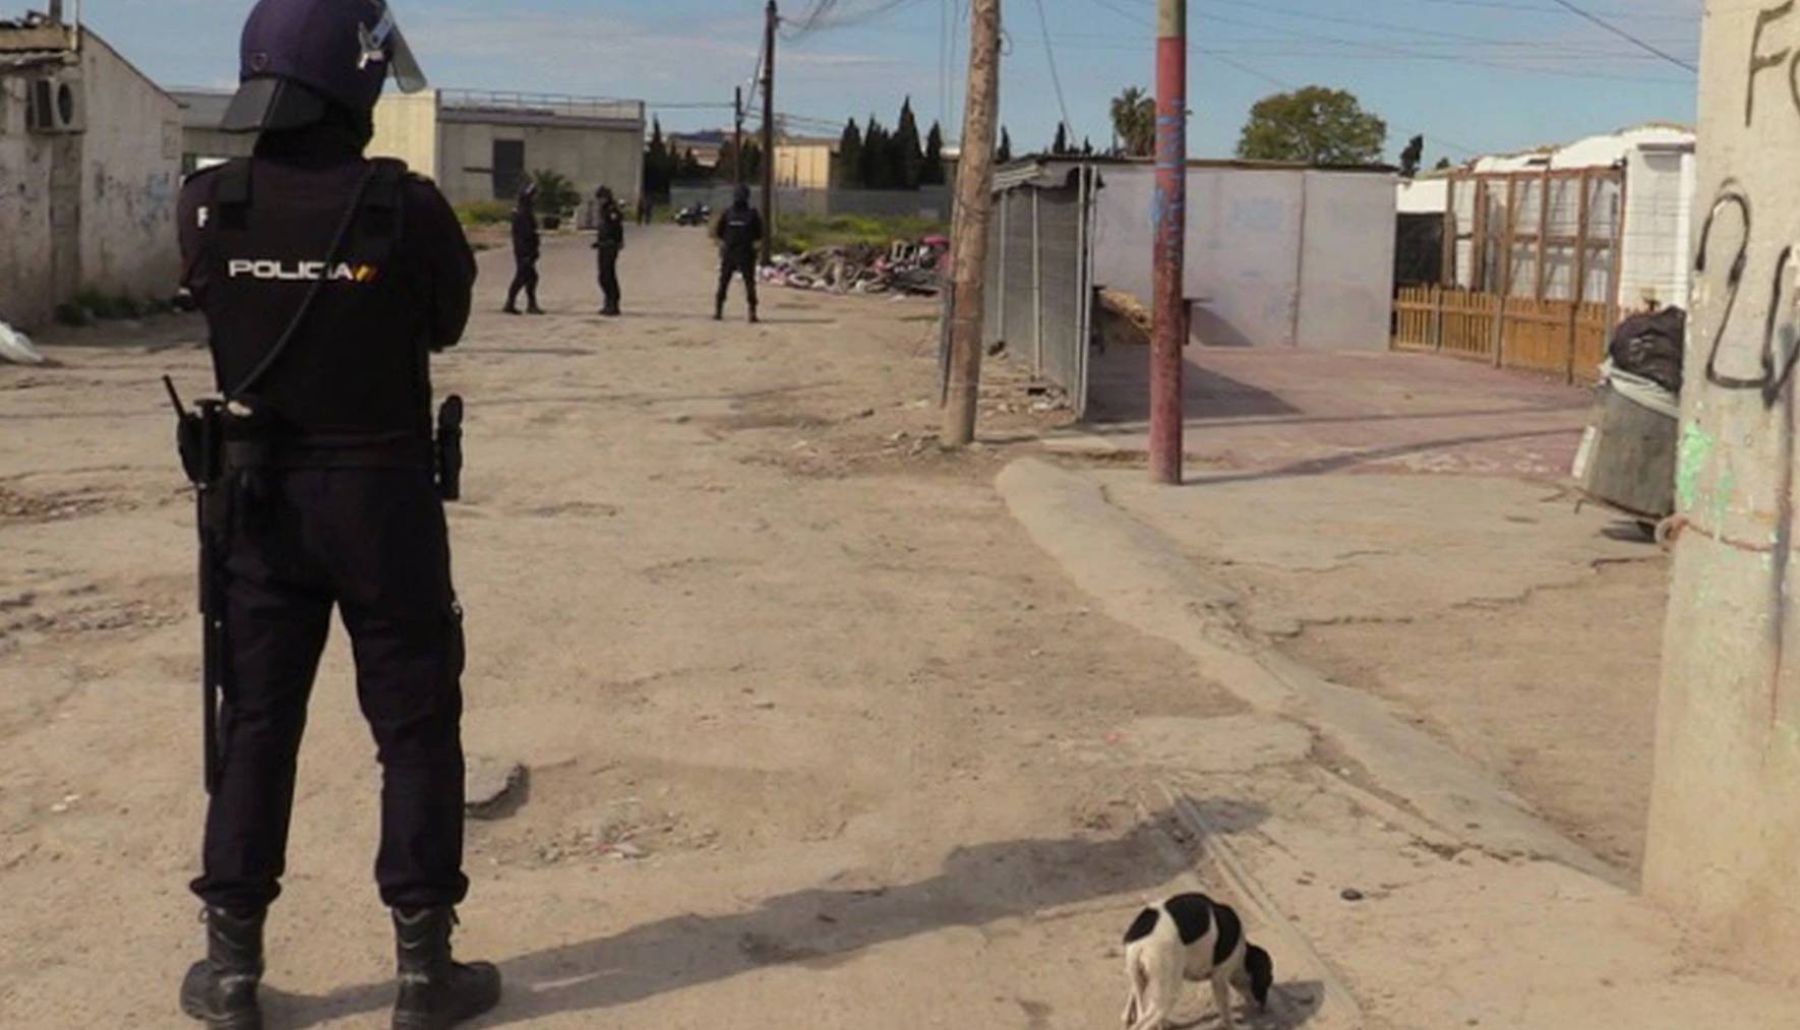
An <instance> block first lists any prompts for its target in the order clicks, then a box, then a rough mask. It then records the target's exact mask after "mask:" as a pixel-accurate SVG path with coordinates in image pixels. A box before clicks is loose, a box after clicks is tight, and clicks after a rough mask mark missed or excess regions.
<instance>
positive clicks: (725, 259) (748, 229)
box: [713, 186, 763, 322]
mask: <svg viewBox="0 0 1800 1030" xmlns="http://www.w3.org/2000/svg"><path fill="white" fill-rule="evenodd" d="M713 235H714V236H716V237H718V240H719V295H718V299H717V300H716V301H715V302H714V304H713V319H714V321H717V320H720V319H723V318H724V317H725V297H726V295H727V294H729V293H730V292H731V277H732V276H734V275H741V276H743V277H744V296H745V297H747V298H748V299H749V301H750V321H752V322H754V321H756V248H757V245H758V244H760V243H762V238H763V220H762V214H761V213H760V212H758V211H757V210H756V209H755V208H753V207H751V206H750V187H748V186H739V187H738V188H737V190H736V191H735V192H734V193H733V194H732V197H731V206H730V207H729V208H727V209H726V210H725V213H724V214H721V215H720V216H719V221H718V224H716V225H714V226H713Z"/></svg>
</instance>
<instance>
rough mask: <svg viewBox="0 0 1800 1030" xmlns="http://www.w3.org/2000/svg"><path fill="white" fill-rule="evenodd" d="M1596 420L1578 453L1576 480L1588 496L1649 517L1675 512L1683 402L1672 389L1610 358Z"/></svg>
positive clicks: (1658, 518) (1641, 517)
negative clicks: (1624, 369)
mask: <svg viewBox="0 0 1800 1030" xmlns="http://www.w3.org/2000/svg"><path fill="white" fill-rule="evenodd" d="M1601 371H1602V373H1603V378H1602V380H1601V384H1600V387H1599V390H1598V397H1597V400H1596V403H1595V405H1594V417H1593V423H1592V424H1591V425H1590V426H1589V427H1588V430H1587V433H1586V434H1585V435H1584V436H1583V437H1582V441H1581V449H1580V450H1579V451H1578V452H1577V454H1576V456H1575V469H1574V473H1575V480H1576V482H1578V483H1580V484H1581V489H1582V492H1583V493H1585V494H1587V496H1588V497H1590V498H1592V499H1593V500H1595V501H1598V502H1600V503H1602V504H1605V505H1608V506H1609V507H1613V508H1617V509H1618V510H1619V511H1622V512H1624V513H1626V514H1628V515H1631V516H1633V517H1635V518H1637V519H1639V520H1642V521H1647V522H1660V521H1661V520H1663V519H1665V518H1667V517H1669V516H1670V515H1673V514H1674V513H1675V462H1676V452H1677V450H1678V449H1679V447H1680V430H1681V402H1680V400H1679V399H1678V398H1677V397H1676V396H1675V394H1673V393H1671V392H1670V391H1669V390H1667V389H1665V388H1663V387H1662V386H1660V385H1658V384H1657V383H1655V382H1652V381H1651V380H1649V379H1645V378H1643V377H1642V376H1635V375H1632V374H1630V373H1628V372H1621V371H1619V370H1618V369H1616V368H1613V367H1612V366H1611V364H1610V363H1608V364H1607V365H1605V366H1603V367H1602V369H1601Z"/></svg>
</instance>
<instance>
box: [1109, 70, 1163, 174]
mask: <svg viewBox="0 0 1800 1030" xmlns="http://www.w3.org/2000/svg"><path fill="white" fill-rule="evenodd" d="M1112 124H1113V135H1115V136H1117V137H1118V138H1119V147H1120V148H1121V149H1122V150H1124V152H1125V156H1127V157H1149V156H1151V155H1152V154H1154V153H1155V152H1156V98H1155V97H1152V96H1150V95H1149V94H1148V93H1145V92H1144V91H1143V90H1142V89H1140V88H1138V87H1137V86H1132V87H1131V88H1130V89H1127V90H1126V91H1125V92H1123V93H1120V94H1119V95H1118V96H1116V97H1114V98H1113V102H1112Z"/></svg>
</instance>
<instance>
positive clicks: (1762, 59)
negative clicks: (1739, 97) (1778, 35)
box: [1744, 0, 1800, 126]
mask: <svg viewBox="0 0 1800 1030" xmlns="http://www.w3.org/2000/svg"><path fill="white" fill-rule="evenodd" d="M1794 2H1795V0H1787V2H1786V3H1783V4H1781V5H1779V6H1776V7H1770V8H1767V9H1765V10H1761V11H1758V12H1756V33H1755V34H1754V35H1752V36H1751V37H1750V73H1749V76H1748V82H1747V84H1746V88H1745V90H1744V125H1745V126H1748V125H1749V124H1750V122H1751V120H1752V119H1754V118H1755V117H1756V77H1757V76H1758V75H1760V74H1762V73H1763V72H1765V71H1768V70H1769V69H1770V68H1774V67H1776V66H1778V65H1780V64H1781V63H1782V62H1783V61H1786V60H1787V59H1788V56H1789V55H1790V54H1792V53H1793V52H1794V50H1793V47H1784V48H1783V49H1782V50H1781V51H1779V52H1778V53H1773V54H1764V53H1762V52H1761V51H1762V38H1763V30H1764V29H1766V28H1768V27H1769V26H1770V25H1773V24H1775V23H1776V22H1778V21H1780V20H1781V19H1783V18H1785V17H1787V16H1788V15H1790V14H1793V13H1794ZM1797 69H1800V60H1796V62H1795V63H1794V64H1793V65H1790V66H1789V68H1788V92H1789V93H1791V94H1793V96H1794V105H1795V107H1797V108H1800V83H1797V82H1796V81H1795V73H1796V70H1797Z"/></svg>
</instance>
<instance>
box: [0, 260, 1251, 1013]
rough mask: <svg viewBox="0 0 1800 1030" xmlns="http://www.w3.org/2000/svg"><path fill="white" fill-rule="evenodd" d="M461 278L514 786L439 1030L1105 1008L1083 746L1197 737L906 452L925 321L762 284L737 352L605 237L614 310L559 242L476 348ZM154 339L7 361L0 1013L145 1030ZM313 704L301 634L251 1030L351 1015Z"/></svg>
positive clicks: (1149, 646)
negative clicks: (476, 959) (52, 364)
mask: <svg viewBox="0 0 1800 1030" xmlns="http://www.w3.org/2000/svg"><path fill="white" fill-rule="evenodd" d="M507 264H508V262H507V258H506V255H505V254H504V253H499V252H495V253H489V254H486V255H484V257H483V270H484V278H483V281H482V283H481V292H482V304H481V308H482V310H483V313H482V314H481V315H479V316H478V317H477V319H476V321H475V324H474V326H473V329H472V331H471V333H470V337H469V339H468V340H467V341H466V343H465V344H464V346H463V347H462V348H461V349H460V350H458V351H457V352H455V353H453V354H452V355H450V356H448V357H447V358H446V359H444V360H443V361H442V362H441V363H440V366H439V384H440V388H441V389H442V390H444V391H446V392H447V391H457V392H461V393H463V394H464V395H465V396H466V397H467V398H468V400H469V405H470V409H469V410H470V418H469V426H468V440H467V449H468V461H469V466H468V470H467V473H466V477H465V490H466V497H467V499H466V501H465V502H464V503H462V504H460V505H456V506H454V508H453V510H452V516H451V517H452V526H453V533H454V539H455V548H456V575H457V581H458V587H459V589H460V592H461V594H462V597H463V602H464V605H465V607H466V609H467V611H468V628H469V634H470V641H469V646H470V664H469V672H468V676H467V679H466V684H465V686H466V691H467V697H468V701H467V708H468V716H467V722H466V739H467V744H468V747H469V750H470V751H471V753H472V754H477V755H486V756H494V757H499V758H503V759H509V760H517V761H521V762H523V763H525V764H526V765H527V766H529V767H530V770H531V779H530V784H529V796H528V798H527V799H526V800H525V801H524V803H523V804H521V805H518V806H517V807H516V810H514V811H513V812H511V813H510V814H509V815H507V816H506V817H505V818H503V819H500V820H497V821H493V822H484V823H476V824H472V826H471V831H470V835H469V863H470V872H471V874H472V875H473V877H474V878H475V888H474V892H473V894H472V896H471V897H470V899H469V902H468V903H467V905H466V906H465V907H464V908H463V913H462V914H463V919H464V928H463V931H462V934H461V936H460V937H459V947H460V950H461V951H462V953H464V954H468V955H480V956H491V957H493V958H495V959H497V960H499V961H501V962H502V964H503V967H504V969H505V972H506V975H507V977H508V990H509V994H508V999H507V1001H506V1003H505V1005H504V1007H503V1008H502V1010H501V1011H500V1012H499V1013H498V1014H497V1016H496V1017H495V1018H493V1019H492V1020H490V1021H488V1022H487V1023H486V1024H485V1025H493V1026H502V1025H525V1024H529V1025H533V1026H571V1027H575V1026H581V1027H591V1026H602V1025H604V1026H720V1027H723V1026H730V1027H733V1028H754V1027H771V1028H773V1027H781V1028H783V1030H791V1028H794V1027H802V1026H809V1027H833V1026H849V1025H858V1026H867V1027H894V1028H903V1027H904V1028H917V1027H929V1026H951V1025H956V1026H974V1025H996V1026H1028V1027H1050V1026H1071V1027H1073V1026H1097V1025H1107V1024H1110V1023H1111V1022H1112V1021H1114V1020H1116V1019H1117V1018H1118V1008H1119V1005H1120V1003H1121V1000H1122V999H1121V993H1120V991H1121V989H1120V976H1119V972H1118V968H1117V958H1116V955H1115V954H1114V953H1113V951H1112V948H1113V945H1114V944H1115V942H1116V939H1117V934H1118V933H1119V931H1120V930H1121V929H1122V927H1123V925H1124V923H1125V922H1126V921H1127V920H1128V919H1129V910H1130V909H1131V907H1132V906H1134V905H1135V904H1136V903H1137V902H1138V900H1139V899H1140V898H1141V897H1142V896H1144V895H1147V894H1152V893H1156V892H1158V891H1160V890H1161V889H1163V887H1164V885H1165V884H1167V883H1168V882H1170V880H1171V879H1172V877H1174V876H1175V875H1176V874H1177V873H1178V872H1179V871H1180V870H1181V868H1182V867H1183V865H1184V863H1182V862H1181V861H1180V855H1179V854H1175V855H1173V856H1171V853H1170V851H1169V850H1168V846H1167V845H1168V841H1167V838H1166V837H1165V835H1164V834H1163V833H1162V831H1161V830H1159V829H1157V828H1156V821H1155V820H1156V816H1157V815H1158V810H1157V805H1156V803H1155V801H1154V799H1151V800H1150V802H1149V804H1148V806H1147V807H1148V810H1149V812H1150V815H1151V820H1150V822H1148V823H1146V822H1144V821H1142V820H1141V819H1140V811H1139V808H1138V805H1139V804H1140V801H1141V800H1142V799H1143V794H1142V791H1141V787H1142V785H1143V783H1144V779H1143V776H1142V770H1141V768H1140V766H1139V765H1138V760H1137V759H1135V758H1133V757H1131V756H1130V755H1127V754H1122V753H1120V749H1118V748H1116V747H1109V745H1108V739H1109V734H1112V733H1113V730H1114V727H1116V726H1118V725H1120V724H1122V723H1125V722H1129V721H1130V720H1133V719H1139V718H1150V717H1176V718H1203V717H1208V716H1215V715H1227V714H1231V713H1233V712H1236V711H1239V710H1240V706H1239V705H1238V704H1237V703H1236V702H1235V701H1232V700H1230V699H1229V698H1228V697H1227V695H1225V694H1224V693H1223V692H1221V691H1219V690H1217V689H1215V688H1213V687H1212V686H1210V685H1209V684H1207V683H1206V682H1204V680H1203V679H1202V678H1201V677H1200V675H1199V674H1198V673H1197V671H1196V670H1195V668H1194V667H1193V665H1192V664H1191V663H1190V662H1188V661H1186V660H1185V659H1184V658H1183V657H1182V656H1180V655H1179V654H1177V653H1176V652H1175V649H1174V648H1172V647H1170V646H1168V645H1164V644H1157V643H1152V642H1149V641H1147V640H1146V639H1145V638H1143V637H1140V636H1138V635H1136V634H1133V633H1130V632H1122V631H1121V630H1120V628H1119V627H1117V626H1115V625H1112V624H1110V623H1108V622H1106V621H1105V620H1104V619H1103V618H1102V617H1100V616H1098V615H1096V614H1092V613H1091V612H1090V611H1089V608H1088V604H1089V602H1087V601H1086V600H1085V599H1084V598H1083V597H1081V596H1079V595H1078V594H1077V593H1076V592H1075V591H1074V589H1073V588H1072V587H1070V586H1068V585H1067V584H1066V583H1065V581H1064V580H1063V579H1062V577H1061V576H1060V574H1059V573H1058V572H1057V570H1056V569H1055V567H1054V566H1053V565H1052V564H1051V563H1050V562H1049V560H1048V559H1047V558H1046V557H1045V556H1044V555H1042V554H1041V553H1040V552H1039V551H1038V550H1037V549H1036V548H1034V547H1033V546H1032V545H1031V544H1030V543H1029V542H1028V541H1027V540H1026V539H1025V538H1024V537H1023V535H1022V534H1021V533H1020V532H1019V530H1018V529H1017V528H1016V527H1015V526H1014V525H1013V524H1012V523H1011V521H1010V520H1009V519H1008V518H1007V516H1006V514H1005V512H1004V509H1003V508H1002V506H1001V504H1000V502H999V501H998V499H997V498H996V497H995V496H994V494H993V491H992V489H991V486H990V482H991V479H992V476H993V474H994V472H995V471H996V470H997V468H998V467H999V458H998V456H996V455H995V454H994V453H993V452H991V451H990V452H985V453H976V454H973V455H970V456H968V457H965V458H960V459H947V458H945V457H943V456H941V455H939V454H938V453H937V451H936V449H935V448H933V447H926V446H924V445H923V444H922V443H920V442H919V441H920V440H921V438H922V436H923V435H924V434H926V433H928V432H929V431H930V430H931V429H932V428H933V427H934V425H935V420H936V411H935V407H934V406H933V405H931V404H930V403H929V401H928V398H931V397H932V396H933V394H934V388H935V386H934V383H933V381H932V373H931V362H930V360H929V358H928V355H929V354H930V353H931V349H932V348H933V347H934V346H935V343H934V319H935V311H934V308H933V307H931V306H930V305H928V304H924V303H920V302H891V301H886V300H858V299H824V298H816V297H813V296H810V295H804V294H793V293H779V292H772V293H771V296H770V297H769V298H768V299H767V303H766V306H765V310H764V314H765V316H766V322H765V324H764V325H762V326H759V327H750V326H747V325H744V324H742V322H741V321H729V322H726V323H724V324H715V323H714V322H712V321H711V320H710V318H709V317H708V316H709V315H710V297H709V294H710V290H711V285H712V279H711V268H710V266H709V255H708V253H707V251H706V247H705V244H704V243H703V242H702V241H701V237H700V236H699V235H698V234H697V233H683V232H680V231H678V230H673V229H667V230H654V231H651V232H647V233H642V232H641V233H638V234H635V235H634V237H633V239H632V242H631V245H630V248H629V249H628V250H627V253H626V257H625V263H624V272H623V274H624V276H625V290H626V295H625V306H626V311H627V317H625V318H623V319H620V320H616V321H609V320H603V319H600V318H597V317H594V316H593V315H592V314H590V312H591V311H592V310H593V309H594V308H596V307H597V306H598V300H597V296H596V291H595V289H594V287H593V285H592V269H591V264H590V256H589V252H588V251H587V250H586V249H585V248H584V247H583V244H582V241H578V240H571V239H564V240H559V241H555V242H553V243H552V244H551V246H550V247H549V250H548V254H547V259H546V267H545V272H546V276H545V284H544V298H545V303H546V305H547V306H548V307H549V308H550V309H551V311H552V312H553V313H552V314H551V315H550V316H548V317H544V318H539V319H510V318H506V317H504V316H502V315H499V314H497V313H490V312H493V311H494V309H497V308H498V306H499V299H500V291H501V290H502V289H503V288H504V286H505V281H504V279H505V271H506V270H507V269H506V268H505V267H504V266H506V265H507ZM733 317H734V319H741V307H734V311H733ZM198 333H199V329H198V326H197V325H196V324H195V323H193V322H191V321H173V322H163V323H159V324H157V325H154V326H151V327H149V328H146V329H142V330H138V329H130V330H125V329H118V328H113V329H101V330H89V331H84V332H82V333H80V334H75V335H64V336H61V337H58V336H56V335H54V334H52V335H51V336H50V339H49V340H48V341H47V345H48V350H49V352H50V353H51V354H52V355H53V356H54V357H55V358H56V359H57V360H58V361H60V362H61V363H62V367H60V368H54V369H30V370H27V369H19V368H8V367H3V366H0V430H3V432H4V436H5V439H6V442H7V446H6V448H5V451H4V453H3V455H0V541H3V542H4V543H3V546H0V683H3V684H4V689H0V891H3V892H4V896H5V898H6V899H7V900H6V903H5V905H4V906H3V907H0V908H3V911H4V915H0V925H3V926H4V929H3V930H0V935H3V937H4V939H5V940H6V942H7V946H6V948H5V949H4V952H3V953H0V1025H5V1026H30V1027H64V1026H67V1027H77V1026H80V1027H90V1026H107V1027H124V1026H131V1027H155V1026H180V1025H183V1021H182V1020H181V1018H180V1017H179V1015H178V1014H177V1013H176V1011H175V1006H174V996H175V985H176V981H177V979H178V977H179V975H180V973H181V971H182V969H183V968H184V967H185V964H186V962H187V961H189V959H190V958H191V957H192V955H193V953H194V949H195V946H196V945H197V943H198V941H199V929H198V927H197V926H196V924H195V921H194V913H195V910H196V903H195V902H194V901H193V899H192V898H191V897H190V896H189V895H188V894H187V893H186V892H185V888H184V884H185V881H186V880H187V878H188V877H190V876H191V875H192V874H193V873H194V872H195V863H196V851H197V841H198V836H197V835H198V830H199V821H200V816H201V812H202V797H201V793H200V790H199V786H198V784H199V771H198V743H197V732H198V726H197V723H198V711H197V708H198V704H197V701H198V689H197V687H196V685H195V683H196V680H195V677H196V675H197V668H198V661H197V642H198V625H197V619H196V616H195V615H194V614H193V611H192V598H191V588H192V572H191V564H192V557H191V553H190V547H191V529H190V525H189V508H188V502H187V499H186V495H185V492H184V490H183V484H181V483H180V482H179V477H178V474H177V471H176V467H175V465H174V460H173V457H172V455H171V453H170V448H169V446H168V438H169V429H170V427H169V419H168V416H167V413H166V411H165V409H164V407H163V404H164V402H163V400H162V398H161V394H160V392H159V388H158V387H157V386H156V377H157V376H158V375H160V374H161V373H163V372H164V371H172V372H173V373H175V375H176V377H177V379H178V380H179V381H180V382H181V383H182V385H183V386H184V388H185V389H186V390H187V391H188V392H190V393H198V392H199V391H201V390H202V389H203V387H204V384H205V382H206V379H207V375H206V372H205V364H204V361H203V356H202V353H201V352H199V351H198V350H195V349H194V348H193V347H192V344H193V342H194V341H195V340H196V339H197V337H198ZM97 344H106V346H96V345H97ZM999 429H1000V431H1002V432H1004V430H1005V426H1004V425H1003V424H1002V425H1000V427H999ZM350 676H351V670H350V666H349V663H348V660H347V651H346V648H345V646H344V640H343V637H342V634H341V633H340V634H337V635H336V636H335V637H334V640H333V642H332V645H331V650H330V652H329V654H328V656H327V660H326V662H325V665H324V668H323V671H322V673H321V675H320V678H319V683H318V688H317V690H316V693H315V697H314V702H313V707H312V712H313V718H312V725H311V728H310V732H309V735H308V739H307V742H306V746H305V748H304V752H303V756H302V770H301V789H300V797H299V801H298V804H297V811H296V814H295V831H294V840H293V847H292V852H291V855H290V873H289V876H288V878H287V893H286V895H285V896H284V897H283V899H282V900H281V902H279V903H278V905H277V908H276V910H275V913H274V915H273V917H272V920H271V930H270V936H271V940H270V950H271V956H270V958H271V972H270V975H269V979H268V985H269V995H270V1003H269V1010H270V1015H271V1025H272V1026H276V1027H295V1026H342V1027H353V1026H365V1027H366V1026H377V1025H385V1024H384V1023H383V1022H382V1008H383V1006H384V1005H385V1004H386V1001H387V998H388V993H387V992H388V987H387V986H386V978H387V976H388V974H389V970H390V959H389V949H390V944H389V940H388V936H387V932H386V929H385V923H384V919H385V914H384V913H383V911H382V910H381V909H380V907H379V904H378V901H377V899H376V897H375V895H374V891H373V887H372V884H371V883H370V879H369V868H370V863H371V860H372V856H373V848H374V838H375V828H376V813H375V797H376V795H375V784H376V767H375V764H374V761H373V753H372V752H373V748H372V745H371V743H370V740H369V736H368V733H367V731H366V729H365V728H364V727H363V726H362V724H361V722H360V719H359V717H358V715H357V713H356V708H355V702H354V694H353V691H352V689H351V681H350ZM621 846H623V847H621ZM621 855H636V856H638V857H632V858H626V857H621ZM1102 1021H1105V1022H1104V1023H1103V1022H1102Z"/></svg>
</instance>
